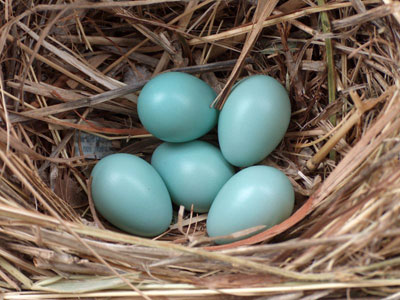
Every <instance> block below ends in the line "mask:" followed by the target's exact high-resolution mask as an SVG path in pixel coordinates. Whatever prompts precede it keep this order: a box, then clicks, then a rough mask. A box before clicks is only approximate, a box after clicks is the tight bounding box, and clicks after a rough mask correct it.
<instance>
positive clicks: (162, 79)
mask: <svg viewBox="0 0 400 300" xmlns="http://www.w3.org/2000/svg"><path fill="white" fill-rule="evenodd" d="M215 97H216V94H215V92H214V90H213V89H212V88H211V87H210V86H209V85H208V84H207V83H205V82H204V81H202V80H201V79H198V78H197V77H194V76H192V75H189V74H186V73H179V72H168V73H164V74H161V75H158V76H156V77H154V78H153V79H151V80H150V81H149V82H148V83H147V84H146V85H145V86H144V87H143V89H142V91H141V92H140V95H139V98H138V106H137V109H138V115H139V119H140V121H141V122H142V124H143V126H144V127H145V128H146V129H147V130H148V131H149V132H150V133H151V134H153V135H154V136H155V137H157V138H159V139H161V140H163V141H166V142H187V141H191V140H195V139H197V138H199V137H201V136H203V135H205V134H206V133H207V132H208V131H210V130H211V129H212V128H213V127H214V126H215V124H216V123H217V116H218V113H217V110H215V109H214V108H210V104H211V102H212V101H213V100H214V98H215Z"/></svg>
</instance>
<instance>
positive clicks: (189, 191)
mask: <svg viewBox="0 0 400 300" xmlns="http://www.w3.org/2000/svg"><path fill="white" fill-rule="evenodd" d="M151 164H152V165H153V166H154V168H155V169H156V170H157V171H158V173H159V174H160V175H161V177H162V178H163V179H164V182H165V184H166V185H167V188H168V190H169V192H170V195H171V198H172V201H173V202H174V203H176V204H177V205H184V206H185V208H186V209H187V210H190V209H191V206H192V204H193V206H194V208H193V210H194V211H195V212H206V211H208V210H209V208H210V206H211V203H212V201H213V200H214V198H215V196H216V195H217V193H218V191H219V190H220V189H221V187H222V186H223V185H224V184H225V182H226V181H227V180H228V179H229V178H231V176H232V175H233V174H234V169H233V167H232V166H231V165H229V164H228V162H227V161H226V160H225V159H224V157H223V156H222V154H221V151H220V150H219V149H218V148H217V147H215V146H213V145H211V144H209V143H207V142H203V141H192V142H187V143H182V144H174V143H163V144H161V145H160V146H159V147H158V148H157V149H156V150H155V151H154V153H153V156H152V159H151Z"/></svg>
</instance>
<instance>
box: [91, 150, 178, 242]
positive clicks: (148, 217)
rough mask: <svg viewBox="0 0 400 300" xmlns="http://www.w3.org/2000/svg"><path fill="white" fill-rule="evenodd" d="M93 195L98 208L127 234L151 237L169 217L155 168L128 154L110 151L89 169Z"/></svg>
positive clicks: (167, 200) (169, 207)
mask: <svg viewBox="0 0 400 300" xmlns="http://www.w3.org/2000/svg"><path fill="white" fill-rule="evenodd" d="M91 176H92V186H91V191H92V198H93V202H94V205H95V207H96V209H97V211H98V212H99V213H100V214H101V215H102V216H103V217H104V218H106V219H107V220H108V221H109V222H110V223H111V224H113V225H114V226H116V227H118V228H120V229H122V230H124V231H127V232H129V233H132V234H135V235H140V236H145V237H153V236H156V235H159V234H161V233H163V232H164V231H165V230H166V229H167V228H168V226H169V225H170V223H171V220H172V203H171V198H170V196H169V193H168V190H167V187H166V186H165V184H164V182H163V180H162V179H161V177H160V175H159V174H158V173H157V171H156V170H155V169H154V168H153V167H152V166H151V165H150V164H149V163H147V162H146V161H145V160H143V159H141V158H139V157H137V156H135V155H131V154H123V153H118V154H112V155H109V156H106V157H104V158H103V159H101V160H100V161H99V162H98V163H97V164H96V166H95V167H94V168H93V171H92V174H91Z"/></svg>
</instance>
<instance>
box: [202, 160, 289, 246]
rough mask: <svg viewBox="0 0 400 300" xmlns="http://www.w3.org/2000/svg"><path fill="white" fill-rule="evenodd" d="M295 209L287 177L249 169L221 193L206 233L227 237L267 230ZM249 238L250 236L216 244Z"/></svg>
mask: <svg viewBox="0 0 400 300" xmlns="http://www.w3.org/2000/svg"><path fill="white" fill-rule="evenodd" d="M293 206H294V190H293V187H292V184H291V183H290V180H289V179H288V177H287V176H286V175H285V174H284V173H282V172H281V171H279V170H278V169H275V168H273V167H267V166H253V167H249V168H246V169H243V170H241V171H240V172H238V173H236V174H235V175H234V176H232V177H231V178H230V179H229V180H228V181H227V183H225V185H224V186H223V187H222V189H221V190H220V191H219V193H218V195H217V197H216V198H215V200H214V202H213V204H212V205H211V208H210V211H209V213H208V218H207V233H208V235H209V236H210V237H216V236H224V235H230V234H232V233H235V232H238V231H242V230H245V229H250V228H254V227H257V226H264V227H263V229H262V230H266V229H268V228H270V227H272V226H274V225H276V224H279V223H281V222H282V221H284V220H285V219H287V218H288V217H289V216H290V215H291V213H292V211H293ZM256 233H258V232H255V233H253V234H256ZM246 237H249V235H247V236H244V237H242V238H238V239H227V240H222V239H221V240H217V241H216V242H217V243H221V244H222V243H227V242H233V241H236V240H239V239H243V238H246Z"/></svg>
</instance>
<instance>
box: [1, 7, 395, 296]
mask: <svg viewBox="0 0 400 300" xmlns="http://www.w3.org/2000/svg"><path fill="white" fill-rule="evenodd" d="M39 2H40V3H39ZM39 2H37V1H36V2H35V1H34V2H30V1H9V0H5V1H1V2H0V12H1V15H2V16H3V17H2V18H0V58H1V59H0V98H1V101H0V104H1V110H0V117H1V123H2V126H1V127H0V160H1V176H0V288H1V290H2V297H3V298H4V299H67V298H72V299H74V298H78V297H80V298H81V299H89V298H96V299H97V298H98V299H101V298H112V297H116V298H119V299H120V298H124V297H125V298H134V297H137V298H145V299H164V298H168V299H196V298H199V299H200V298H203V299H231V298H232V299H236V298H237V299H243V298H245V297H249V298H251V299H257V298H258V299H260V298H259V297H264V296H270V297H278V298H272V299H319V298H323V297H326V298H329V297H331V298H344V297H348V298H365V297H375V298H377V299H397V298H398V297H399V295H400V275H399V274H400V250H399V249H400V217H399V215H400V214H399V212H400V202H399V199H400V161H399V153H400V139H399V129H400V94H399V92H400V82H399V70H400V68H399V54H398V49H399V45H400V40H399V36H400V30H399V29H400V27H399V26H400V23H399V22H400V17H399V16H400V14H399V10H400V4H399V3H398V2H396V1H391V0H385V1H383V2H382V1H377V0H365V1H362V0H353V1H349V2H343V1H336V0H333V1H330V2H325V1H324V0H318V1H315V2H314V1H311V2H310V1H301V0H288V1H277V0H274V1H264V0H259V1H212V0H207V1H197V0H195V1H159V0H147V1H118V2H117V1H115V2H112V1H101V2H98V1H95V2H85V1H81V0H76V1H73V2H70V1H56V2H54V1H39ZM168 71H176V72H187V73H189V74H192V75H194V76H197V77H199V78H201V79H203V80H204V81H206V82H207V83H208V84H209V85H210V86H211V87H212V88H213V89H214V90H215V91H216V93H217V95H218V96H217V98H216V99H215V101H214V103H213V105H214V106H215V107H216V108H221V107H223V105H224V103H225V102H226V99H227V96H228V95H229V92H230V90H231V88H232V86H233V85H234V84H235V83H236V82H237V80H239V79H241V78H243V77H245V76H249V75H255V74H266V75H269V76H272V77H274V78H275V79H277V80H278V81H279V82H280V83H282V84H283V86H285V87H286V88H287V90H288V92H289V95H290V99H291V105H292V114H291V121H290V125H289V129H288V132H287V133H286V135H285V138H284V139H283V141H282V142H281V143H280V144H279V146H278V147H277V148H276V149H275V150H274V151H273V152H272V153H271V154H270V155H269V156H268V157H267V158H266V159H265V160H264V161H263V162H262V164H264V165H268V166H273V167H275V168H278V169H280V170H281V171H282V172H284V173H285V174H286V175H287V176H288V177H289V178H290V180H291V183H292V185H293V187H294V190H295V193H296V204H295V212H294V214H293V215H292V216H291V217H290V218H289V219H287V220H286V221H284V222H283V223H281V224H278V225H276V226H274V227H272V228H271V229H269V230H267V231H264V232H261V233H258V234H256V235H254V236H253V237H251V238H247V239H244V240H240V241H238V242H235V243H231V244H224V245H216V244H215V243H214V241H213V238H209V237H207V235H206V227H205V224H206V217H207V216H206V215H205V214H197V213H194V212H186V211H184V210H183V209H181V210H179V211H177V212H176V214H175V216H174V219H173V224H172V225H171V226H170V228H169V229H168V230H167V231H166V232H165V233H163V234H161V235H160V236H158V237H156V238H155V239H146V238H140V237H136V236H134V235H129V234H126V233H123V232H121V231H119V230H117V229H116V228H114V227H112V225H110V224H109V223H107V221H106V220H105V219H103V218H102V217H101V216H100V215H97V214H96V211H95V209H94V206H93V202H92V199H91V195H90V178H89V177H90V172H91V170H92V168H93V166H94V165H95V163H96V162H97V160H96V158H99V157H96V156H95V155H96V153H91V154H90V155H89V156H87V155H85V154H87V153H88V151H91V152H93V150H91V149H93V148H94V149H96V151H98V153H99V155H100V154H104V153H106V152H107V153H108V152H110V151H111V152H114V153H116V152H122V153H130V154H134V155H137V156H139V157H141V158H143V159H146V160H147V161H149V160H150V157H151V153H152V152H153V151H154V149H155V148H156V147H157V146H158V145H159V144H160V141H159V140H157V139H155V138H153V137H152V136H151V135H150V134H149V133H148V132H147V131H146V130H145V129H144V128H143V126H142V125H141V123H140V121H139V118H138V115H137V109H136V103H137V98H138V95H139V92H140V90H141V88H142V87H143V86H144V84H145V83H146V82H147V81H148V80H149V79H150V78H152V77H153V76H155V75H156V74H160V73H162V72H168ZM88 134H90V135H91V136H95V137H96V138H91V139H90V138H87V135H88ZM202 139H203V140H205V141H207V142H210V143H212V144H216V143H217V132H216V130H215V129H214V130H213V131H211V132H210V133H209V134H207V135H206V136H205V137H203V138H202ZM93 143H95V144H93ZM96 147H97V148H96ZM96 151H95V152H96ZM93 154H94V155H93ZM259 229H260V228H252V229H249V230H246V231H244V232H239V233H237V234H234V235H232V236H231V237H230V238H232V239H235V238H237V237H238V236H241V235H248V234H249V233H254V232H255V231H258V230H259Z"/></svg>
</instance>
